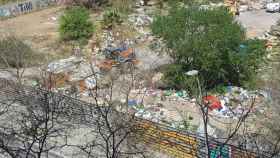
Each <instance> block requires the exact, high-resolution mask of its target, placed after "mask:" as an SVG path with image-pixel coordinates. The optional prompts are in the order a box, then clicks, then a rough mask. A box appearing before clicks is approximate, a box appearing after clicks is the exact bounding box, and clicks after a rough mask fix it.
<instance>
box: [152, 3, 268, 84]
mask: <svg viewBox="0 0 280 158" xmlns="http://www.w3.org/2000/svg"><path fill="white" fill-rule="evenodd" d="M151 27H152V31H153V33H154V34H155V35H157V36H160V37H163V39H164V40H165V42H166V45H167V47H169V48H170V49H172V51H171V53H170V56H171V57H172V58H173V59H174V61H175V63H174V64H175V65H177V66H176V68H174V65H170V68H168V69H167V70H166V71H167V72H165V79H166V80H168V81H169V83H170V81H172V82H173V83H172V84H171V85H172V86H174V87H176V88H184V86H182V85H184V84H186V83H185V82H186V81H185V80H184V78H185V77H183V75H184V72H186V71H189V70H193V69H195V70H199V75H200V78H201V79H203V81H204V83H205V85H207V88H213V87H215V86H216V85H219V84H227V83H228V82H230V83H231V84H233V85H237V86H244V85H246V84H247V83H248V82H249V83H251V82H252V80H254V76H255V75H256V73H257V70H258V68H259V65H260V63H261V62H262V61H263V59H264V58H263V57H264V54H265V45H264V41H261V40H257V39H252V40H246V36H245V30H244V29H243V28H242V27H241V25H240V24H239V23H238V22H236V21H235V20H234V17H233V16H232V15H231V14H230V13H229V12H228V10H227V9H225V8H215V9H199V8H198V7H196V6H192V7H188V8H185V7H180V6H176V7H173V8H171V10H170V11H169V15H167V16H157V17H156V18H155V20H154V22H153V23H152V25H151ZM170 69H171V70H172V69H173V70H174V71H175V72H176V75H174V73H175V72H173V73H170Z"/></svg>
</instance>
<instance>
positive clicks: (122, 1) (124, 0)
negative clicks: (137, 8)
mask: <svg viewBox="0 0 280 158" xmlns="http://www.w3.org/2000/svg"><path fill="white" fill-rule="evenodd" d="M110 4H111V6H112V8H115V9H117V10H118V11H119V12H120V13H122V14H128V13H129V12H130V11H132V7H133V6H134V4H135V1H134V0H111V1H110Z"/></svg>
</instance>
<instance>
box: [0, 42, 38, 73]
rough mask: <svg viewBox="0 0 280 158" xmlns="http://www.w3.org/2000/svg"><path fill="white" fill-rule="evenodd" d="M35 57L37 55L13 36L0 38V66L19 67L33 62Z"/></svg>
mask: <svg viewBox="0 0 280 158" xmlns="http://www.w3.org/2000/svg"><path fill="white" fill-rule="evenodd" d="M37 59H38V57H37V55H36V54H35V53H34V52H33V50H32V49H31V48H30V47H29V46H28V45H27V44H25V43H24V42H23V41H22V40H20V39H18V38H16V37H14V36H8V37H6V38H3V39H1V40H0V67H2V68H6V67H14V68H21V67H25V66H30V65H32V64H34V63H35V62H36V60H37Z"/></svg>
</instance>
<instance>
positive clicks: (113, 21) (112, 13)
mask: <svg viewBox="0 0 280 158" xmlns="http://www.w3.org/2000/svg"><path fill="white" fill-rule="evenodd" d="M121 23H122V18H121V13H120V12H119V11H118V10H117V9H108V10H106V11H105V13H104V14H103V27H105V28H112V27H113V26H115V25H118V24H121Z"/></svg>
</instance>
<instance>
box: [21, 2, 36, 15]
mask: <svg viewBox="0 0 280 158" xmlns="http://www.w3.org/2000/svg"><path fill="white" fill-rule="evenodd" d="M18 7H19V8H20V11H21V12H22V13H24V12H29V11H31V10H32V9H33V7H32V3H31V2H26V3H21V4H18Z"/></svg>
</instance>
